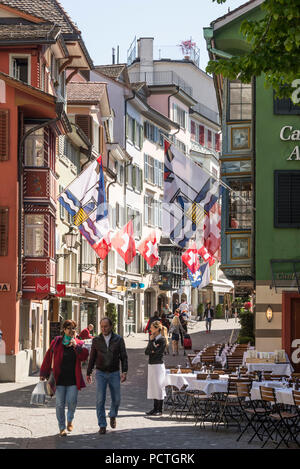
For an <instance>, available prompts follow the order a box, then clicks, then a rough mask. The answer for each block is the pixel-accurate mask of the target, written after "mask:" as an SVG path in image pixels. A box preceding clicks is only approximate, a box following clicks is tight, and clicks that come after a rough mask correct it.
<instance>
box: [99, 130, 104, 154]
mask: <svg viewBox="0 0 300 469" xmlns="http://www.w3.org/2000/svg"><path fill="white" fill-rule="evenodd" d="M99 153H100V155H103V153H104V127H103V125H100V127H99Z"/></svg>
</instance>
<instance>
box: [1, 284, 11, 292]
mask: <svg viewBox="0 0 300 469" xmlns="http://www.w3.org/2000/svg"><path fill="white" fill-rule="evenodd" d="M1 291H2V292H7V291H10V283H0V292H1Z"/></svg>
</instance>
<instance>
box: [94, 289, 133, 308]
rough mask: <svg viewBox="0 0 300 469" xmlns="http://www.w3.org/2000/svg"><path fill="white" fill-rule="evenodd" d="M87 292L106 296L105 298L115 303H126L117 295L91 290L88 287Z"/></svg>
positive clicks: (102, 296) (121, 304)
mask: <svg viewBox="0 0 300 469" xmlns="http://www.w3.org/2000/svg"><path fill="white" fill-rule="evenodd" d="M86 292H87V293H92V294H93V295H96V296H99V297H101V298H104V299H105V300H108V301H109V302H110V303H114V304H115V305H120V306H123V304H124V303H123V301H121V300H119V298H117V297H116V296H112V295H109V294H108V293H105V292H102V291H96V290H89V289H88V288H86Z"/></svg>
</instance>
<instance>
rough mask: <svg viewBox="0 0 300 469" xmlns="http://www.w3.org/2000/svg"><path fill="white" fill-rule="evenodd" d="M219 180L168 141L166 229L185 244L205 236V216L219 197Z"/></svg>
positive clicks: (165, 205) (166, 232) (165, 193)
mask: <svg viewBox="0 0 300 469" xmlns="http://www.w3.org/2000/svg"><path fill="white" fill-rule="evenodd" d="M219 185H220V184H219V181H218V180H217V179H215V178H213V177H212V176H210V175H209V174H208V173H207V172H206V171H204V170H203V169H202V168H201V167H200V166H199V165H197V164H196V163H194V162H193V161H192V160H191V159H190V158H188V157H187V156H185V155H184V154H183V153H182V152H181V151H180V150H179V149H178V148H176V147H175V146H174V145H171V144H170V143H168V142H167V141H165V169H164V204H163V233H164V234H165V235H166V236H167V237H169V238H170V239H171V240H172V241H173V242H174V243H176V244H178V245H179V246H180V247H182V248H184V247H185V245H186V244H187V242H188V241H189V240H190V239H191V238H196V242H197V241H199V242H200V240H201V241H202V239H203V229H204V219H205V215H206V214H207V213H209V211H210V209H211V208H212V207H213V206H214V204H215V203H216V202H217V200H218V198H219Z"/></svg>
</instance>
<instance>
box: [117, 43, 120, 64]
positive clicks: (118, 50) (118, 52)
mask: <svg viewBox="0 0 300 469" xmlns="http://www.w3.org/2000/svg"><path fill="white" fill-rule="evenodd" d="M119 63H120V46H118V47H117V64H119Z"/></svg>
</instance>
